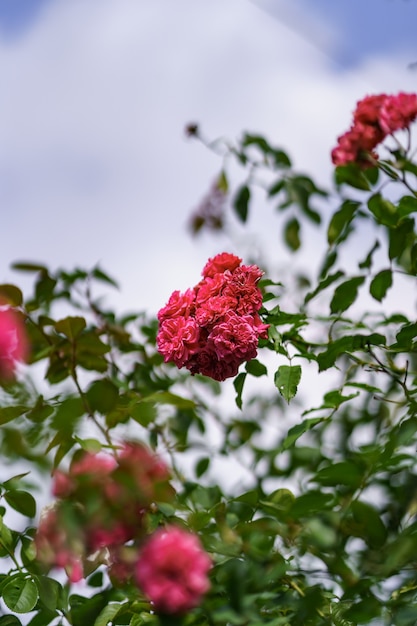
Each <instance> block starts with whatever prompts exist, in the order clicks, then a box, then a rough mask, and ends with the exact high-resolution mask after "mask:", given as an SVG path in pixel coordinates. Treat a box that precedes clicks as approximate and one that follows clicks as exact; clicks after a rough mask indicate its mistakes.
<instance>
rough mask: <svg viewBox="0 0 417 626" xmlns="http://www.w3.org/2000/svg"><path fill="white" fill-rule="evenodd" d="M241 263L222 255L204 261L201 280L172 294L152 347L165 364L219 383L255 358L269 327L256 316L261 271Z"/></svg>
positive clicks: (163, 309)
mask: <svg viewBox="0 0 417 626" xmlns="http://www.w3.org/2000/svg"><path fill="white" fill-rule="evenodd" d="M241 262H242V259H240V258H239V257H237V256H235V255H234V254H229V253H228V252H223V253H221V254H218V255H217V256H215V257H213V258H212V259H209V261H208V262H207V264H206V265H205V267H204V269H203V272H202V275H203V279H202V280H201V281H200V282H199V283H198V284H197V285H196V286H195V287H194V288H193V289H187V291H185V292H184V293H180V292H179V291H174V293H173V294H172V295H171V297H170V298H169V301H168V303H167V305H166V306H164V307H163V308H162V309H161V310H160V311H159V313H158V320H159V330H158V335H157V344H158V350H159V352H160V353H161V354H162V355H163V357H164V361H165V362H166V363H167V362H173V363H175V365H176V366H177V367H178V368H181V367H186V368H187V369H188V370H189V371H190V372H191V373H192V374H204V375H205V376H210V377H211V378H214V379H215V380H225V379H226V378H229V377H231V376H236V374H237V371H238V368H239V366H240V365H241V364H242V363H244V362H245V361H250V360H251V359H253V358H255V357H256V354H257V349H258V341H259V338H262V339H266V338H267V337H268V326H269V325H268V324H263V323H262V321H261V319H260V317H259V313H258V312H259V309H260V308H261V306H262V294H261V291H260V289H259V287H258V286H257V283H258V281H259V279H260V278H261V276H262V273H263V272H262V271H261V270H260V269H259V267H257V266H256V265H241Z"/></svg>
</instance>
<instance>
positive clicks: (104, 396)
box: [86, 378, 119, 415]
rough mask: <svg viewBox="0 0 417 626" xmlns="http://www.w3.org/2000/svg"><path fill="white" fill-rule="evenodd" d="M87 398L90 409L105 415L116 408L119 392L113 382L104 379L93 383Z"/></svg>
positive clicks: (88, 390)
mask: <svg viewBox="0 0 417 626" xmlns="http://www.w3.org/2000/svg"><path fill="white" fill-rule="evenodd" d="M86 396H87V400H88V404H89V407H90V409H91V410H92V411H93V412H94V411H97V412H98V413H101V414H102V415H105V414H106V413H108V412H110V411H111V410H112V409H114V407H115V406H116V404H117V400H118V398H119V390H118V389H117V387H116V385H114V384H113V383H112V382H111V380H109V379H108V378H102V379H100V380H95V381H94V382H92V383H91V385H90V386H89V388H88V389H87V393H86Z"/></svg>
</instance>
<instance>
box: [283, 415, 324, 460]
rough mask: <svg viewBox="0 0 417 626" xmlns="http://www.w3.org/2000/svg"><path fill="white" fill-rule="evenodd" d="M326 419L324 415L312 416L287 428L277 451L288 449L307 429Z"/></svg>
mask: <svg viewBox="0 0 417 626" xmlns="http://www.w3.org/2000/svg"><path fill="white" fill-rule="evenodd" d="M324 421H326V418H325V417H313V418H310V419H306V420H304V421H303V422H301V424H297V425H296V426H293V427H292V428H290V429H289V431H288V434H287V436H286V437H285V439H284V441H283V442H282V444H281V445H280V447H279V451H280V452H281V451H283V450H288V448H291V447H292V446H293V445H294V444H295V442H296V441H297V440H298V439H299V438H300V437H301V435H304V433H306V432H307V431H309V430H311V429H312V428H314V426H316V425H317V424H320V423H321V422H324Z"/></svg>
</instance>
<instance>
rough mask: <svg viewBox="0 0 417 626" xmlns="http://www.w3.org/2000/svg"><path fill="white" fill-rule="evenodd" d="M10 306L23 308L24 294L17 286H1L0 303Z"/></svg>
mask: <svg viewBox="0 0 417 626" xmlns="http://www.w3.org/2000/svg"><path fill="white" fill-rule="evenodd" d="M5 302H6V303H7V304H10V306H21V305H22V303H23V294H22V292H21V291H20V289H19V287H16V286H15V285H9V284H3V285H0V303H2V304H4V303H5Z"/></svg>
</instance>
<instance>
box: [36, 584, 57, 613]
mask: <svg viewBox="0 0 417 626" xmlns="http://www.w3.org/2000/svg"><path fill="white" fill-rule="evenodd" d="M36 583H37V586H38V591H39V599H40V601H41V602H42V603H43V604H44V605H45V607H46V608H47V609H49V611H55V609H57V608H60V606H59V603H60V597H61V593H62V586H61V585H60V583H59V582H58V581H57V580H54V579H53V578H48V576H37V577H36Z"/></svg>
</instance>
